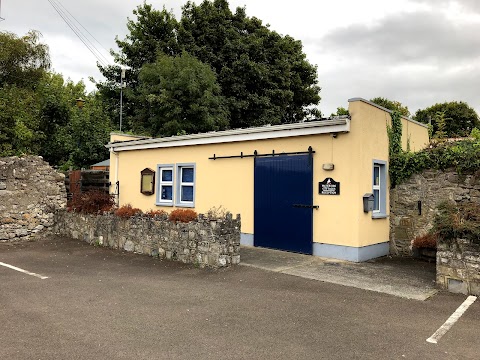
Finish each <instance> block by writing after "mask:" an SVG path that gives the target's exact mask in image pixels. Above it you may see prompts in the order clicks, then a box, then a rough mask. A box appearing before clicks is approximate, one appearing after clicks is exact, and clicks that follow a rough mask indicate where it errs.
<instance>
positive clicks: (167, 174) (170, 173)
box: [162, 169, 173, 181]
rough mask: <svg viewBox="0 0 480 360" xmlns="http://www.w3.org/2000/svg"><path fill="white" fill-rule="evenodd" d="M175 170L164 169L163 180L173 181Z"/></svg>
mask: <svg viewBox="0 0 480 360" xmlns="http://www.w3.org/2000/svg"><path fill="white" fill-rule="evenodd" d="M172 180H173V170H170V169H169V170H162V181H172Z"/></svg>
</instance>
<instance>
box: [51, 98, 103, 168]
mask: <svg viewBox="0 0 480 360" xmlns="http://www.w3.org/2000/svg"><path fill="white" fill-rule="evenodd" d="M110 131H111V123H110V118H109V117H108V115H107V114H106V112H105V109H104V108H103V104H102V103H101V101H100V99H99V98H98V97H97V96H96V95H95V94H89V95H88V96H86V99H85V105H84V106H83V108H81V109H78V108H77V109H74V111H73V114H72V117H71V119H70V122H69V124H68V125H67V126H65V127H63V128H61V129H60V133H59V134H58V137H57V141H63V142H64V143H65V150H66V153H67V154H68V161H67V162H66V163H65V164H63V165H64V166H63V167H64V168H66V167H69V166H72V167H74V168H83V167H89V166H90V165H92V164H94V163H96V162H99V161H102V160H105V159H106V158H108V150H107V149H106V148H105V144H106V143H107V142H108V139H109V134H110Z"/></svg>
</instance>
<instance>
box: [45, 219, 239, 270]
mask: <svg viewBox="0 0 480 360" xmlns="http://www.w3.org/2000/svg"><path fill="white" fill-rule="evenodd" d="M240 226H241V224H240V215H237V218H236V219H233V218H232V215H231V214H227V216H226V217H225V218H223V219H220V220H212V221H211V220H209V219H207V218H204V217H203V216H199V218H198V221H192V222H190V223H174V222H171V221H167V220H166V219H162V218H151V217H148V216H145V215H142V216H133V217H131V218H129V219H122V218H120V217H118V216H116V215H113V214H108V215H85V214H79V213H75V212H67V211H58V212H57V213H56V214H55V226H54V231H55V233H57V234H58V235H63V236H68V237H71V238H74V239H79V240H83V241H86V242H88V243H90V244H95V245H100V246H107V247H110V248H113V249H122V250H125V251H129V252H136V253H139V254H146V255H150V256H158V257H160V258H166V259H169V260H177V261H181V262H183V263H191V264H196V265H198V266H200V267H205V266H210V267H226V266H229V265H234V264H238V263H239V262H240Z"/></svg>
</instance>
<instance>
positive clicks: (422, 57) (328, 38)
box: [0, 0, 480, 116]
mask: <svg viewBox="0 0 480 360" xmlns="http://www.w3.org/2000/svg"><path fill="white" fill-rule="evenodd" d="M57 1H58V0H57ZM0 2H1V14H0V16H1V17H3V18H4V19H5V20H4V21H2V22H0V30H2V31H5V30H6V31H11V32H14V33H16V34H17V35H24V34H25V33H26V32H27V31H28V30H30V29H35V30H39V31H40V32H41V33H42V34H43V42H45V43H47V44H48V45H49V46H50V53H51V58H52V64H53V68H54V70H55V71H57V72H60V73H62V74H63V75H64V76H65V77H70V78H71V79H72V80H74V81H79V80H81V79H84V81H85V83H86V84H87V88H88V89H89V90H93V89H94V86H93V84H92V83H90V82H89V80H88V77H89V76H93V77H94V78H95V79H100V78H101V75H100V73H99V72H98V70H97V68H96V59H95V57H94V56H93V55H92V54H91V53H90V52H89V51H88V49H87V48H86V47H85V46H84V45H83V44H82V43H81V42H80V40H78V38H77V37H76V36H75V34H74V33H73V32H72V30H70V28H68V26H67V25H66V24H65V22H64V21H63V20H62V18H61V17H60V16H59V15H58V14H57V13H56V12H55V10H54V8H53V7H52V6H51V5H50V3H49V1H48V0H0ZM142 2H143V1H142V0H83V1H78V0H75V1H74V0H61V3H62V5H63V6H64V7H65V8H66V9H67V10H68V11H69V12H70V13H71V14H73V15H74V16H75V18H76V19H77V20H78V21H79V22H80V23H81V24H82V25H83V26H84V27H85V28H86V29H87V30H88V31H89V32H90V33H91V34H92V35H94V36H95V38H96V39H97V40H98V41H99V42H100V43H101V44H102V45H103V47H105V48H106V49H110V48H115V49H116V45H115V41H114V39H115V36H116V35H118V36H119V37H120V38H124V36H125V35H126V32H127V29H126V21H127V17H133V14H132V10H133V9H134V8H135V7H136V6H137V5H139V4H141V3H142ZM148 2H149V3H152V4H153V6H154V7H155V8H158V9H161V8H162V6H164V5H165V7H166V8H167V9H169V10H173V12H174V13H175V14H176V15H177V17H179V16H180V13H181V6H182V5H183V4H185V3H186V1H185V0H176V1H174V0H163V1H160V0H154V1H148ZM195 2H197V3H198V2H199V1H198V0H197V1H195ZM229 3H230V6H231V8H232V10H234V9H235V8H236V7H237V6H246V10H247V14H248V15H249V16H255V17H257V18H260V19H261V20H263V21H264V23H268V24H270V25H271V29H272V30H275V31H277V32H279V33H280V34H282V35H287V34H288V35H291V36H292V37H294V38H295V39H298V40H301V41H302V43H303V46H304V52H305V53H306V55H307V59H308V60H309V62H310V63H312V64H314V65H316V66H317V67H318V80H319V85H320V86H321V87H322V91H321V93H320V95H321V97H322V100H321V102H320V110H321V111H322V113H323V114H324V115H327V116H328V115H330V113H331V112H334V111H335V109H336V108H337V107H338V106H343V107H347V106H348V103H347V100H348V99H349V98H352V97H363V98H366V99H370V98H373V97H376V96H382V97H387V98H389V99H391V100H397V101H400V102H402V103H403V104H404V105H407V106H408V108H409V109H410V112H411V113H412V114H413V113H414V112H415V111H416V110H417V109H419V108H425V107H427V106H430V105H433V104H435V103H437V102H444V101H453V100H457V101H466V102H467V103H468V104H469V105H470V106H472V107H474V108H475V109H476V110H477V112H480V91H479V90H480V35H479V34H480V0H396V1H385V0H362V1H358V0H335V1H315V0H296V1H279V0H230V1H229ZM97 46H98V47H99V48H100V46H99V45H97ZM103 52H104V53H105V54H106V51H105V50H103Z"/></svg>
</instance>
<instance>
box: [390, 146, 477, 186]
mask: <svg viewBox="0 0 480 360" xmlns="http://www.w3.org/2000/svg"><path fill="white" fill-rule="evenodd" d="M479 144H480V142H479V141H478V140H470V139H466V140H462V141H458V142H455V143H449V142H442V143H438V144H435V145H433V144H432V145H431V147H430V148H428V149H424V150H422V151H419V152H416V153H411V152H406V151H401V152H399V153H396V154H394V155H392V156H391V158H390V163H389V173H390V183H391V186H392V187H395V186H396V185H397V184H400V183H402V182H403V181H405V180H407V179H408V178H410V177H411V176H412V175H413V174H416V173H419V172H422V171H423V170H426V169H436V170H446V169H449V168H455V170H456V171H457V172H458V173H459V174H472V173H475V172H476V171H478V170H479V169H480V146H479Z"/></svg>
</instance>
